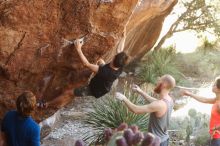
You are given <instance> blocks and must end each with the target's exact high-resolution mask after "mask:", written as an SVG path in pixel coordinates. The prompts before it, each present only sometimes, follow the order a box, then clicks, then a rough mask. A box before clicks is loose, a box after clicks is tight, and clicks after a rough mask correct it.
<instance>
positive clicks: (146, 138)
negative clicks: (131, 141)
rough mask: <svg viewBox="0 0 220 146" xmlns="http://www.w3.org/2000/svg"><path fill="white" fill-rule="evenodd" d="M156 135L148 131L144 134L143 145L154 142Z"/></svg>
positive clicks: (147, 145) (146, 145)
mask: <svg viewBox="0 0 220 146" xmlns="http://www.w3.org/2000/svg"><path fill="white" fill-rule="evenodd" d="M154 138H155V136H154V135H153V134H151V133H147V134H146V135H145V136H144V139H143V141H142V144H141V146H149V145H151V144H152V143H153V141H154Z"/></svg>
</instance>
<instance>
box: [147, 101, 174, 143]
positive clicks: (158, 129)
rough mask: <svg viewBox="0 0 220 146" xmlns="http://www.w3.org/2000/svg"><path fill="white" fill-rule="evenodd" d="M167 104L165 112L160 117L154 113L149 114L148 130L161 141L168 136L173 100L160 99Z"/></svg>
mask: <svg viewBox="0 0 220 146" xmlns="http://www.w3.org/2000/svg"><path fill="white" fill-rule="evenodd" d="M162 100H163V101H164V102H165V103H166V104H167V112H166V113H165V114H164V115H163V116H162V117H160V118H158V117H156V114H155V113H151V114H150V119H149V127H148V131H149V132H151V133H153V134H154V135H156V136H158V137H159V138H160V140H161V142H164V141H166V140H167V139H168V138H169V135H168V131H167V130H168V127H169V123H170V118H171V113H172V111H173V105H174V104H173V101H168V100H166V99H162Z"/></svg>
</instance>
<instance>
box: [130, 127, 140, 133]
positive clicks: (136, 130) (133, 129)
mask: <svg viewBox="0 0 220 146" xmlns="http://www.w3.org/2000/svg"><path fill="white" fill-rule="evenodd" d="M129 128H130V129H131V130H132V131H133V133H137V132H138V131H139V129H138V126H136V125H132V126H130V127H129Z"/></svg>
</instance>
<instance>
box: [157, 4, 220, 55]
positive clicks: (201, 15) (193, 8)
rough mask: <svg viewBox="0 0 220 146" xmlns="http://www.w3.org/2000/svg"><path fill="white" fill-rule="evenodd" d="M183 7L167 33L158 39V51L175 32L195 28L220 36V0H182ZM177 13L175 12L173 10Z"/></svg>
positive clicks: (197, 30) (198, 30)
mask: <svg viewBox="0 0 220 146" xmlns="http://www.w3.org/2000/svg"><path fill="white" fill-rule="evenodd" d="M179 4H180V5H181V6H182V8H181V9H185V10H184V12H182V13H181V14H180V15H179V16H177V19H176V20H175V21H174V22H173V24H172V25H171V26H170V28H169V30H168V31H167V33H166V34H165V35H164V36H163V37H162V38H161V39H160V40H159V41H158V43H157V45H156V46H155V47H154V50H155V51H157V50H159V49H160V48H161V46H162V45H163V44H164V42H165V41H166V39H168V38H170V37H172V36H173V34H174V33H177V32H183V31H187V30H193V31H196V32H210V33H212V34H215V35H216V36H217V37H219V36H220V22H219V18H218V17H219V15H218V11H219V10H218V5H219V1H218V0H217V1H214V2H213V1H211V0H210V2H209V3H208V2H207V1H206V0H190V1H189V0H187V1H184V0H180V1H179ZM173 14H174V15H176V13H175V12H173Z"/></svg>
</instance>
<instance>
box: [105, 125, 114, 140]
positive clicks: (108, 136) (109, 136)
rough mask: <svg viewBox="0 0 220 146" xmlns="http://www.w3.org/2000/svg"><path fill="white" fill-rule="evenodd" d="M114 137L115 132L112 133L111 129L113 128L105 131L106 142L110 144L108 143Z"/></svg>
mask: <svg viewBox="0 0 220 146" xmlns="http://www.w3.org/2000/svg"><path fill="white" fill-rule="evenodd" d="M112 135H113V132H112V129H111V128H107V129H105V131H104V137H105V141H106V142H108V141H109V140H110V139H111V137H112Z"/></svg>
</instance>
